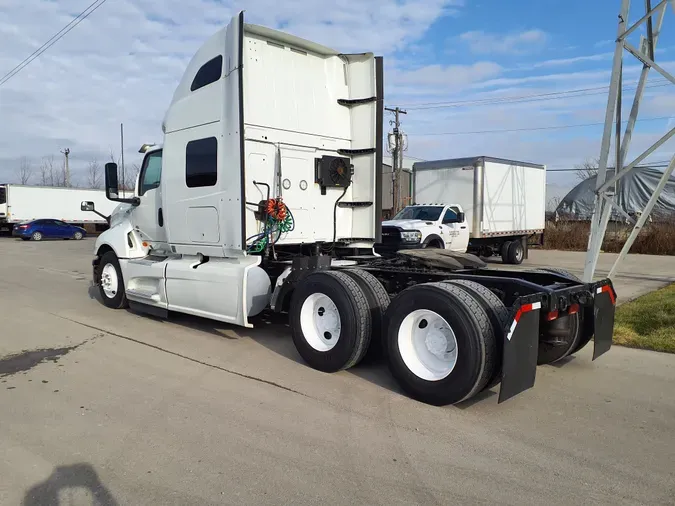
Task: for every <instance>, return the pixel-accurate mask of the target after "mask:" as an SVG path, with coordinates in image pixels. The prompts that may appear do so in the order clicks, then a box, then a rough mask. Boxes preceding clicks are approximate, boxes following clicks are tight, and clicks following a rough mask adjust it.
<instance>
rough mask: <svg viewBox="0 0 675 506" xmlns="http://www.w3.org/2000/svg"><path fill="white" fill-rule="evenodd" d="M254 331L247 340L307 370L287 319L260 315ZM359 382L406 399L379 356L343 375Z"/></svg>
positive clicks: (491, 392)
mask: <svg viewBox="0 0 675 506" xmlns="http://www.w3.org/2000/svg"><path fill="white" fill-rule="evenodd" d="M251 323H253V325H254V326H255V327H254V328H253V329H249V336H248V337H250V338H251V339H253V340H254V341H255V342H257V343H258V344H260V345H262V346H264V347H265V348H267V349H268V350H270V351H273V352H275V353H277V354H279V355H281V356H282V357H285V358H287V359H289V360H293V361H295V362H297V363H299V364H302V365H304V366H306V367H309V366H307V364H305V362H304V361H303V360H302V358H301V357H300V355H299V354H298V352H297V351H296V349H295V345H294V344H293V340H292V339H291V335H290V334H291V332H290V328H289V325H288V317H287V315H285V314H279V313H275V312H273V311H263V313H261V314H260V315H258V316H257V317H255V318H252V322H251ZM345 372H346V373H348V374H352V375H354V376H356V377H358V378H360V379H362V380H365V381H367V382H369V383H372V384H373V385H376V386H378V387H380V388H384V389H386V390H389V391H390V392H393V393H394V394H397V395H403V396H405V397H408V395H407V394H406V393H405V392H404V391H403V390H402V389H401V387H399V385H398V384H397V383H396V381H395V380H394V377H393V376H392V375H391V373H390V372H389V368H388V366H387V364H386V361H385V359H384V356H383V355H382V353H372V352H369V353H368V354H367V355H366V357H365V358H364V359H363V360H362V361H361V362H360V363H359V364H357V365H356V366H354V367H352V368H350V369H348V370H347V371H345ZM496 389H497V390H496V391H495V389H491V390H484V391H482V392H480V393H479V394H477V395H476V396H474V397H472V398H471V399H470V400H468V401H465V402H462V403H459V404H455V405H454V406H448V407H449V408H452V407H454V408H459V409H467V408H470V407H471V406H473V405H474V404H477V403H480V402H482V401H484V400H486V399H490V398H492V397H494V396H496V395H497V392H498V391H499V390H498V387H496Z"/></svg>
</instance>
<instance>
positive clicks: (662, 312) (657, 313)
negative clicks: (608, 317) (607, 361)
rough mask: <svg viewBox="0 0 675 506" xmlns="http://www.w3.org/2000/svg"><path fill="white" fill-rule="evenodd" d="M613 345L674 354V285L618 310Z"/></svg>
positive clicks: (624, 305) (644, 296) (628, 303)
mask: <svg viewBox="0 0 675 506" xmlns="http://www.w3.org/2000/svg"><path fill="white" fill-rule="evenodd" d="M614 344H619V345H621V346H628V347H630V348H642V349H645V350H655V351H665V352H668V353H675V284H672V285H669V286H667V287H665V288H662V289H660V290H657V291H655V292H652V293H649V294H647V295H643V296H642V297H639V298H637V299H635V300H633V301H631V302H627V303H625V304H622V305H621V306H619V307H617V309H616V317H615V320H614Z"/></svg>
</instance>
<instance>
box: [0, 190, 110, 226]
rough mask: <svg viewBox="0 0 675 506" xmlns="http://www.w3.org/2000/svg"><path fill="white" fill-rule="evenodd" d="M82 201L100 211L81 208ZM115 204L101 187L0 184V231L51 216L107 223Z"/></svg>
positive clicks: (78, 222)
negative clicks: (91, 188)
mask: <svg viewBox="0 0 675 506" xmlns="http://www.w3.org/2000/svg"><path fill="white" fill-rule="evenodd" d="M82 201H91V202H94V203H95V206H96V209H97V211H98V212H99V213H100V214H96V213H91V212H87V211H83V210H82V209H81V206H80V204H81V202H82ZM117 205H118V203H116V202H113V201H110V200H108V199H107V198H106V193H105V191H103V190H90V189H80V188H59V187H51V186H28V185H17V184H3V185H0V232H11V231H12V228H13V227H14V225H16V224H17V223H23V222H26V221H32V220H37V219H43V218H51V219H57V220H61V221H64V222H66V223H69V224H71V225H77V226H80V227H84V226H86V225H107V224H108V221H107V219H106V216H110V215H111V214H112V212H113V210H114V209H115V207H117Z"/></svg>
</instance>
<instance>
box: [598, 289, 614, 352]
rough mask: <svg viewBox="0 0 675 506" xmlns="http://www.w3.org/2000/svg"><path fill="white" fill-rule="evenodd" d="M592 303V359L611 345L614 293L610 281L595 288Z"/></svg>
mask: <svg viewBox="0 0 675 506" xmlns="http://www.w3.org/2000/svg"><path fill="white" fill-rule="evenodd" d="M593 305H594V307H593V313H594V314H593V360H595V359H596V358H598V357H599V356H600V355H602V354H603V353H606V352H607V351H609V349H610V348H611V346H612V336H613V334H614V311H615V310H616V293H615V292H614V287H613V286H612V285H611V283H607V284H603V285H600V286H597V287H596V288H595V297H594V304H593Z"/></svg>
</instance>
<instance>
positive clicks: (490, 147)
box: [0, 0, 675, 188]
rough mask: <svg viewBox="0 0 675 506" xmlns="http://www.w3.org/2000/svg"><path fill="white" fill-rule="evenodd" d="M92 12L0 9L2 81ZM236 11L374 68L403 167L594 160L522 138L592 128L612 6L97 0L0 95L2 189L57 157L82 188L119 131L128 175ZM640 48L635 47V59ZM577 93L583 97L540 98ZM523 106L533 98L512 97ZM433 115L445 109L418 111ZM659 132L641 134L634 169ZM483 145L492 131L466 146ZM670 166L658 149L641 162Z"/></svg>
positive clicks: (669, 93) (564, 180) (669, 90)
mask: <svg viewBox="0 0 675 506" xmlns="http://www.w3.org/2000/svg"><path fill="white" fill-rule="evenodd" d="M90 3H91V0H59V1H58V2H56V1H53V0H31V1H30V2H26V1H25V0H4V1H3V2H2V4H0V47H2V48H3V51H2V52H0V74H4V73H5V72H6V71H8V70H10V69H11V68H12V67H14V65H16V64H17V63H19V62H20V61H21V60H22V59H23V58H24V57H26V56H27V55H29V54H30V53H31V52H32V51H33V50H34V49H36V48H37V47H39V46H40V44H42V43H43V42H45V41H46V40H47V39H48V38H49V37H50V36H51V35H52V34H54V33H55V32H56V31H58V30H59V29H60V28H61V27H63V26H64V25H65V24H66V23H67V22H68V21H70V20H71V19H72V17H73V16H74V15H77V14H78V13H79V12H81V11H82V10H83V9H84V8H85V7H87V5H89V4H90ZM633 4H634V6H633V10H632V12H631V16H630V17H629V22H632V21H635V20H637V19H638V17H639V16H640V15H641V14H642V13H640V12H639V10H640V9H643V2H638V1H634V2H633ZM240 8H245V9H246V11H247V19H248V21H250V22H253V23H258V24H263V25H266V26H270V27H275V28H283V29H284V30H285V31H288V32H290V33H293V34H295V35H298V36H301V37H305V38H309V39H311V40H315V41H317V42H321V43H323V44H325V45H328V46H331V47H334V48H336V49H338V50H341V51H345V52H348V51H373V52H375V53H377V54H381V55H384V57H385V69H386V70H385V79H386V102H387V105H388V106H395V105H400V106H402V107H405V108H407V110H408V114H407V115H406V116H404V117H403V120H404V122H403V128H404V130H405V131H406V133H407V134H408V135H409V151H408V154H409V155H411V156H415V157H418V158H423V159H434V158H453V157H460V156H472V155H481V154H486V155H491V156H499V157H509V158H516V159H522V160H529V161H533V162H538V163H544V164H546V165H547V166H548V167H549V168H552V169H564V168H573V167H574V165H575V164H579V163H582V162H583V161H585V160H587V159H590V158H595V157H597V156H598V153H599V148H600V135H601V127H600V126H589V127H576V128H566V129H547V130H523V129H530V128H541V127H547V128H548V127H558V126H565V125H577V124H587V123H598V122H602V121H603V119H604V110H605V106H606V94H605V89H603V87H607V86H608V84H609V77H610V71H611V57H612V51H613V49H614V44H613V38H614V36H615V33H616V27H617V15H618V11H619V8H620V1H619V0H599V1H588V0H585V1H581V0H567V1H565V2H563V1H553V0H548V1H546V0H541V1H531V0H512V1H508V2H507V1H504V0H502V1H497V0H476V1H472V0H368V1H367V2H364V1H363V0H332V1H330V2H325V1H321V0H286V1H284V2H279V1H278V0H246V1H240V0H223V1H220V0H218V1H213V0H190V1H187V2H186V1H184V0H109V1H108V2H106V3H105V4H104V5H103V6H102V7H101V8H100V9H98V10H97V11H96V12H95V13H93V14H92V15H91V16H90V17H89V18H88V19H87V20H85V21H84V22H82V23H81V24H80V25H78V26H77V27H76V28H75V29H74V30H73V31H72V32H70V33H69V34H68V35H66V36H65V37H64V38H63V39H62V40H60V41H59V42H58V43H57V44H55V45H54V46H53V47H52V48H50V49H49V50H48V51H47V52H45V53H44V55H42V56H41V57H40V58H39V59H37V60H36V61H34V62H33V63H32V64H31V65H29V66H28V67H26V69H25V70H23V71H22V72H21V73H20V74H18V75H17V76H16V77H14V78H12V79H11V80H10V81H8V82H7V84H5V85H3V86H0V179H3V180H6V179H11V178H12V174H13V172H14V171H15V168H16V166H17V165H18V163H19V160H20V159H21V158H22V157H24V156H26V157H28V159H29V161H30V162H31V163H32V164H33V166H34V168H35V170H36V172H37V170H38V167H39V165H40V163H41V160H42V159H43V157H45V156H50V155H53V156H56V157H58V156H59V150H61V149H63V148H64V147H70V149H71V158H72V160H73V167H74V171H75V172H76V174H78V173H79V174H80V177H81V179H84V177H85V176H84V173H85V171H86V166H87V164H88V163H89V162H90V161H91V160H93V159H97V160H98V161H100V162H105V161H106V159H108V158H109V156H110V154H109V153H110V150H111V149H112V150H113V151H115V153H116V154H117V151H118V146H119V143H118V138H119V123H120V122H124V124H125V135H126V138H127V139H128V145H129V147H128V149H127V150H125V157H126V159H127V161H131V162H134V161H136V162H137V161H138V158H139V155H138V154H137V153H136V150H137V146H138V145H140V144H141V143H142V142H146V141H160V140H161V130H160V126H161V120H162V117H163V115H164V111H165V109H166V107H167V105H168V103H169V101H170V98H171V95H172V93H173V90H174V87H175V85H176V84H177V82H178V80H179V79H180V77H181V75H182V72H183V70H184V68H185V65H186V63H187V61H188V60H189V58H190V56H191V55H192V53H193V52H194V51H195V50H196V49H197V48H198V47H199V45H200V44H201V43H202V42H203V40H204V39H205V38H206V37H208V35H210V34H211V33H213V32H214V31H216V30H217V29H218V28H219V27H221V26H223V25H224V24H225V23H226V22H227V20H228V19H229V17H230V16H231V15H233V14H235V13H236V11H237V10H239V9H240ZM674 17H675V12H673V11H672V10H671V9H668V11H667V13H666V20H665V23H664V29H663V33H662V36H661V39H660V41H659V50H658V52H657V61H658V62H660V63H661V64H662V65H663V66H664V67H665V68H667V69H673V70H675V23H674V22H673V21H675V19H673V18H674ZM638 39H639V33H636V34H635V37H633V38H632V41H633V43H634V45H637V40H638ZM625 62H626V63H625V64H626V82H625V83H624V85H625V86H626V88H627V93H626V96H625V104H626V106H625V111H626V112H625V114H626V115H627V112H628V109H629V107H630V101H631V100H632V94H631V92H630V89H631V86H632V85H634V83H636V82H637V76H638V74H639V71H640V66H639V65H638V64H637V61H636V60H635V59H634V58H632V57H631V56H629V55H626V57H625ZM654 74H655V73H654ZM649 83H650V84H649V89H648V90H647V93H646V96H645V100H644V101H643V108H642V110H641V114H640V117H641V118H654V117H671V116H675V94H674V93H673V90H675V88H673V87H672V85H669V86H661V85H660V84H662V83H663V79H662V78H661V77H660V76H658V75H652V76H651V77H650V79H649ZM586 88H594V90H591V91H588V92H579V93H576V94H568V95H566V96H562V97H561V96H557V97H555V99H553V98H549V97H553V96H551V95H548V96H546V94H550V93H559V92H564V91H568V90H579V89H586ZM530 95H544V96H543V97H530V98H526V99H521V100H519V101H514V100H513V98H512V97H522V96H530ZM496 99H499V100H502V102H499V103H495V100H496ZM486 100H488V101H489V102H488V103H485V102H484V101H486ZM481 101H482V102H481ZM457 102H462V103H461V104H457ZM438 103H442V104H446V105H447V104H448V103H452V104H451V106H449V107H448V106H444V107H439V106H438V105H432V106H428V105H424V104H438ZM671 123H672V120H658V121H642V122H640V123H639V127H638V129H637V131H636V134H635V135H634V141H633V146H634V149H633V152H632V154H636V153H637V151H638V150H639V149H644V148H645V147H647V146H648V145H650V144H651V143H653V142H654V141H655V140H656V139H658V137H659V136H660V135H662V134H663V133H665V132H666V130H667V129H668V128H669V127H672V126H675V125H673V124H671ZM486 130H499V131H500V132H497V133H473V134H463V133H465V132H485V131H486ZM503 130H510V131H506V132H503ZM514 130H515V131H514ZM448 133H453V135H440V134H448ZM673 151H675V149H674V148H673V145H672V144H670V143H668V144H666V145H665V146H664V148H662V149H661V150H660V151H659V152H657V153H655V154H654V156H653V157H652V160H659V161H660V160H663V159H666V158H669V156H670V155H671V154H672V152H673ZM548 181H549V183H551V185H559V186H561V187H564V188H569V187H571V186H572V185H573V184H574V183H575V176H574V174H573V173H571V172H551V173H549V176H548Z"/></svg>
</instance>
